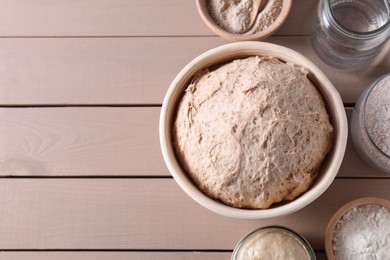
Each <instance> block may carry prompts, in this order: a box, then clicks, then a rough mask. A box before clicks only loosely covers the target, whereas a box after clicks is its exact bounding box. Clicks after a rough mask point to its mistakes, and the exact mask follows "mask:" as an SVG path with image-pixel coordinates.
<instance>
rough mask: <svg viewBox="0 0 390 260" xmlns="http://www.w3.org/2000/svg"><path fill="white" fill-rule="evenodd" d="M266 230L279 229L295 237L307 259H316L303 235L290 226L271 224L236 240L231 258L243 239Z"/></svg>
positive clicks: (237, 250)
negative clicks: (304, 251)
mask: <svg viewBox="0 0 390 260" xmlns="http://www.w3.org/2000/svg"><path fill="white" fill-rule="evenodd" d="M268 231H281V232H284V233H286V234H287V235H290V236H292V237H294V238H295V239H297V241H298V243H300V244H301V245H302V246H303V248H304V249H305V250H306V252H307V254H308V257H309V259H310V260H315V259H316V256H315V254H314V250H313V248H312V247H311V245H310V244H309V242H308V241H307V240H306V239H305V238H304V237H303V236H301V235H300V234H298V233H297V232H295V231H294V230H292V229H290V228H287V227H285V226H279V225H272V226H265V227H260V228H257V229H255V230H253V231H251V232H249V233H248V234H246V235H245V236H244V237H243V238H241V239H240V241H239V242H238V244H237V245H236V247H235V248H234V250H233V254H232V258H231V260H235V259H236V258H237V254H238V252H239V251H240V249H241V247H242V245H243V244H244V243H245V241H246V240H247V239H248V238H249V237H251V236H252V235H254V234H256V233H259V232H268Z"/></svg>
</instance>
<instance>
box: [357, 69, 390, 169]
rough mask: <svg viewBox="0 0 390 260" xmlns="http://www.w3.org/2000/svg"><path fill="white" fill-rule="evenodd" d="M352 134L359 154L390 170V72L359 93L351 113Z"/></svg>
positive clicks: (377, 165)
mask: <svg viewBox="0 0 390 260" xmlns="http://www.w3.org/2000/svg"><path fill="white" fill-rule="evenodd" d="M351 135H352V141H353V143H354V145H355V147H356V150H357V151H358V152H359V154H360V155H361V157H362V158H363V159H364V160H365V161H366V162H367V163H369V164H370V165H371V166H374V167H376V168H378V169H379V170H381V171H382V172H384V173H388V174H390V73H388V74H386V75H383V76H382V77H380V78H379V79H378V80H376V81H375V82H373V83H372V84H371V85H370V86H369V87H368V88H367V89H366V90H365V91H364V92H363V93H362V94H361V96H360V97H359V99H358V101H357V103H356V105H355V108H354V110H353V113H352V120H351Z"/></svg>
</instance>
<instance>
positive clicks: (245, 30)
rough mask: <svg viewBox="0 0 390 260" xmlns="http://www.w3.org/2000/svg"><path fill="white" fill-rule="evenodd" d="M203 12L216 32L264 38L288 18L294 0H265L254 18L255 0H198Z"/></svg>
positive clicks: (248, 38)
mask: <svg viewBox="0 0 390 260" xmlns="http://www.w3.org/2000/svg"><path fill="white" fill-rule="evenodd" d="M196 3H197V7H198V11H199V14H200V16H201V17H202V19H203V21H204V22H205V23H206V25H207V26H208V27H209V28H210V29H211V30H212V31H213V32H214V33H216V34H217V35H219V36H221V37H222V38H225V39H228V40H231V41H251V40H262V39H265V38H267V37H268V36H270V35H272V34H273V33H274V32H275V31H277V30H278V29H279V28H280V27H281V26H282V25H283V23H284V22H285V20H286V18H287V16H288V13H289V12H290V8H291V4H292V0H262V4H261V5H260V6H261V8H260V9H259V11H258V12H257V14H256V17H255V19H254V22H253V23H252V22H251V19H252V18H251V12H252V10H253V9H256V8H255V6H254V5H255V4H256V3H255V1H253V0H196Z"/></svg>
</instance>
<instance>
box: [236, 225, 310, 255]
mask: <svg viewBox="0 0 390 260" xmlns="http://www.w3.org/2000/svg"><path fill="white" fill-rule="evenodd" d="M231 259H232V260H249V259H291V260H293V259H297V260H298V259H299V260H315V259H316V257H315V254H314V251H313V249H312V248H311V246H310V244H309V243H308V242H307V241H306V239H305V238H303V237H302V236H300V235H299V234H297V233H296V232H294V231H292V230H291V229H289V228H286V227H282V226H268V227H263V228H259V229H256V230H254V231H252V232H250V233H249V234H247V235H246V236H244V237H243V238H242V239H241V240H240V242H238V244H237V246H236V248H235V249H234V251H233V255H232V258H231Z"/></svg>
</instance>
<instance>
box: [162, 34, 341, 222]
mask: <svg viewBox="0 0 390 260" xmlns="http://www.w3.org/2000/svg"><path fill="white" fill-rule="evenodd" d="M256 55H258V56H273V57H277V58H279V59H280V60H282V61H284V62H293V63H295V64H297V65H300V66H303V67H305V68H307V69H308V70H309V74H308V77H309V78H310V80H311V81H312V82H313V84H314V85H315V86H316V87H317V89H318V90H319V92H320V93H321V95H322V97H323V100H324V102H325V104H326V107H327V110H328V114H329V116H330V120H331V123H332V125H333V127H334V140H333V142H334V143H333V148H332V150H331V151H330V152H329V154H328V155H327V157H326V158H325V160H324V162H323V165H322V167H321V170H320V172H319V174H318V177H317V178H316V180H315V181H314V183H313V185H312V186H311V187H310V188H309V190H308V191H306V192H305V193H304V194H302V195H301V196H300V197H298V198H296V199H294V200H292V201H289V202H282V203H277V204H274V205H272V206H271V207H270V208H268V209H239V208H234V207H231V206H227V205H225V204H223V203H221V202H219V201H216V200H213V199H211V198H209V197H208V196H206V195H205V194H204V193H202V192H201V191H200V190H199V189H198V188H197V187H196V186H195V185H194V183H193V182H192V181H191V179H190V178H189V177H188V176H187V174H186V173H185V172H184V171H183V170H182V168H181V166H180V164H179V162H178V161H177V159H176V157H175V152H174V150H173V147H172V122H173V119H174V115H175V111H176V106H177V103H178V101H179V100H180V98H181V97H182V94H183V92H184V90H185V89H186V87H187V86H188V84H189V82H190V81H191V78H192V77H193V75H194V74H196V73H197V72H199V71H200V70H203V69H206V68H209V67H212V66H215V65H218V64H221V63H225V62H228V61H232V60H234V59H237V58H244V57H249V56H256ZM159 133H160V145H161V150H162V154H163V157H164V160H165V163H166V165H167V167H168V169H169V171H170V173H171V174H172V176H173V177H174V179H175V181H176V182H177V184H178V185H179V186H180V187H181V188H182V189H183V190H184V191H185V192H186V193H187V194H188V195H189V196H190V197H191V198H192V199H194V200H195V201H196V202H198V203H199V204H201V205H203V206H204V207H206V208H208V209H210V210H212V211H214V212H216V213H219V214H221V215H224V216H229V217H235V218H243V219H264V218H272V217H278V216H283V215H287V214H290V213H292V212H295V211H297V210H299V209H301V208H303V207H304V206H306V205H308V204H309V203H311V202H312V201H313V200H315V199H316V198H317V197H319V196H320V195H321V194H322V193H323V192H324V191H325V190H326V189H327V188H328V187H329V185H330V184H331V183H332V181H333V180H334V178H335V176H336V174H337V172H338V170H339V167H340V165H341V161H342V159H343V156H344V152H345V148H346V144H347V135H348V124H347V118H346V114H345V110H344V106H343V102H342V100H341V98H340V95H339V93H338V91H337V90H336V89H335V87H334V86H333V85H332V83H331V82H330V80H329V79H328V78H327V77H326V76H325V75H324V73H322V72H321V70H320V69H319V68H317V66H316V65H314V64H313V63H312V62H311V61H309V60H308V59H307V58H305V57H304V56H303V55H301V54H299V53H298V52H296V51H293V50H291V49H288V48H286V47H283V46H279V45H275V44H270V43H264V42H238V43H231V44H227V45H224V46H220V47H217V48H215V49H212V50H210V51H207V52H205V53H203V54H201V55H200V56H198V57H197V58H195V59H194V60H192V61H191V62H190V63H189V64H188V65H187V66H185V67H184V68H183V69H182V71H180V72H179V74H178V75H177V76H176V78H175V79H174V80H173V82H172V84H171V85H170V87H169V89H168V91H167V93H166V96H165V99H164V101H163V105H162V108H161V114H160V123H159Z"/></svg>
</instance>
